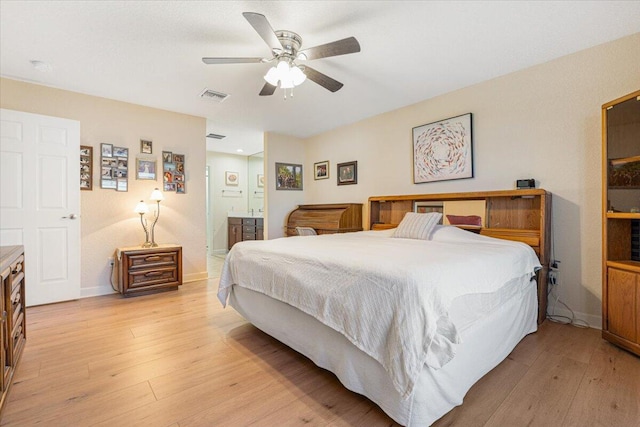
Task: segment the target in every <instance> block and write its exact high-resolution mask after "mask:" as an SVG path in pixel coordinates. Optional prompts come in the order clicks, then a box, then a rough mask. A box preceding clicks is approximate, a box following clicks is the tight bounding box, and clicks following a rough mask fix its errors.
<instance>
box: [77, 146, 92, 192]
mask: <svg viewBox="0 0 640 427" xmlns="http://www.w3.org/2000/svg"><path fill="white" fill-rule="evenodd" d="M80 190H85V191H91V190H93V147H91V146H89V145H81V146H80Z"/></svg>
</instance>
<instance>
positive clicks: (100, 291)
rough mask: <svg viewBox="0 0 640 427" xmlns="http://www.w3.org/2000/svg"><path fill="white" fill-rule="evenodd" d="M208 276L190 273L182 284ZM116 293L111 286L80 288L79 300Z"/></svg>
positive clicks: (183, 277)
mask: <svg viewBox="0 0 640 427" xmlns="http://www.w3.org/2000/svg"><path fill="white" fill-rule="evenodd" d="M208 278H209V274H208V273H207V272H206V271H201V272H199V273H190V274H185V275H183V276H182V283H189V282H197V281H198V280H207V279H208ZM114 293H117V292H116V291H114V290H113V288H112V287H111V285H104V286H93V287H91V288H81V289H80V298H90V297H99V296H102V295H110V294H114Z"/></svg>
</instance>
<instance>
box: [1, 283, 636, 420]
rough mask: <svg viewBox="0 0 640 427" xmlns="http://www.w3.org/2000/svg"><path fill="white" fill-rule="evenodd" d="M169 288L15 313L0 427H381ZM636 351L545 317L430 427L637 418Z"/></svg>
mask: <svg viewBox="0 0 640 427" xmlns="http://www.w3.org/2000/svg"><path fill="white" fill-rule="evenodd" d="M216 286H217V280H210V281H203V282H196V283H190V284H186V285H183V286H182V287H181V289H180V290H179V291H174V292H169V293H163V294H156V295H149V296H142V297H136V298H129V299H123V298H121V297H119V296H116V295H111V296H105V297H96V298H88V299H84V300H79V301H73V302H67V303H61V304H53V305H49V306H42V307H33V308H29V309H27V317H28V322H27V336H28V337H27V346H26V348H25V351H24V354H23V356H22V360H21V363H20V365H19V367H18V370H17V372H16V376H15V381H14V384H13V386H12V389H11V391H10V393H9V398H8V402H7V404H6V406H5V408H4V410H3V413H2V419H1V421H0V424H1V425H3V426H9V425H12V426H29V425H35V424H39V425H45V426H93V425H99V426H137V425H143V426H161V427H186V426H247V425H252V426H298V425H311V426H336V427H337V426H362V427H365V426H366V427H370V426H394V425H397V424H395V423H394V422H393V421H392V420H391V419H389V418H388V417H387V416H386V415H385V414H384V413H383V412H382V411H381V410H380V409H379V408H378V407H377V406H376V405H374V404H373V403H371V402H370V401H369V400H367V399H366V398H364V397H362V396H359V395H357V394H355V393H352V392H349V391H347V390H346V389H345V388H343V387H342V386H341V385H340V383H339V382H338V381H337V379H336V378H335V377H334V376H333V374H331V373H329V372H327V371H325V370H322V369H320V368H317V367H316V366H315V365H313V363H312V362H310V361H309V360H308V359H306V358H304V357H303V356H301V355H299V354H297V353H296V352H294V351H292V350H290V349H289V348H287V347H286V346H284V345H282V344H280V343H279V342H278V341H276V340H274V339H272V338H270V337H269V336H267V335H265V334H263V333H262V332H260V331H259V330H257V329H256V328H254V327H253V326H251V325H250V324H248V323H247V322H246V321H245V320H244V319H242V318H241V317H240V316H239V315H238V314H236V313H235V312H234V311H233V310H232V309H224V310H223V309H222V308H221V306H220V304H219V302H218V300H217V299H216V295H215V293H216ZM639 408H640V358H637V357H635V356H633V355H631V354H629V353H627V352H625V351H622V350H619V349H618V348H616V347H614V346H612V345H610V344H608V343H606V342H605V341H603V340H601V339H600V333H599V331H597V330H593V329H589V330H584V329H577V328H573V327H571V326H563V325H558V324H554V323H550V322H548V321H547V322H545V323H544V324H543V325H542V327H541V328H540V331H539V332H537V333H536V334H532V335H529V336H528V337H526V338H525V339H524V340H523V341H522V342H521V343H520V344H519V345H518V347H517V348H516V349H515V350H514V351H513V353H512V354H511V355H510V356H509V357H508V358H507V359H506V360H505V361H504V362H503V363H502V364H500V365H499V366H498V367H497V368H496V369H494V370H493V371H492V372H490V373H489V374H488V375H487V376H485V377H484V378H483V379H482V380H480V382H478V383H477V384H476V385H475V386H474V387H473V388H472V389H471V390H470V392H469V393H468V395H467V396H466V398H465V402H464V404H463V405H462V406H460V407H458V408H456V409H454V410H453V411H452V412H450V413H449V414H447V415H446V416H445V417H444V418H442V419H441V420H439V421H438V422H437V423H436V425H437V426H501V427H502V426H620V427H622V426H638V425H640V409H639Z"/></svg>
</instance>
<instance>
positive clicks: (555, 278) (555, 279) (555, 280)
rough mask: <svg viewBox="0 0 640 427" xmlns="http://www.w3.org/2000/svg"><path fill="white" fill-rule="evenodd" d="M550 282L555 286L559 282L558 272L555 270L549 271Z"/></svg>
mask: <svg viewBox="0 0 640 427" xmlns="http://www.w3.org/2000/svg"><path fill="white" fill-rule="evenodd" d="M549 284H550V285H551V286H555V285H557V284H558V273H556V272H555V271H550V272H549Z"/></svg>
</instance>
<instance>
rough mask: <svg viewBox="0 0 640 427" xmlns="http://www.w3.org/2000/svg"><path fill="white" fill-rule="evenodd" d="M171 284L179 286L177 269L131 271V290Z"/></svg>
mask: <svg viewBox="0 0 640 427" xmlns="http://www.w3.org/2000/svg"><path fill="white" fill-rule="evenodd" d="M169 282H175V284H176V285H177V284H178V269H177V268H175V267H163V268H156V269H153V270H131V271H129V288H139V287H148V286H150V285H158V284H167V283H169Z"/></svg>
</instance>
